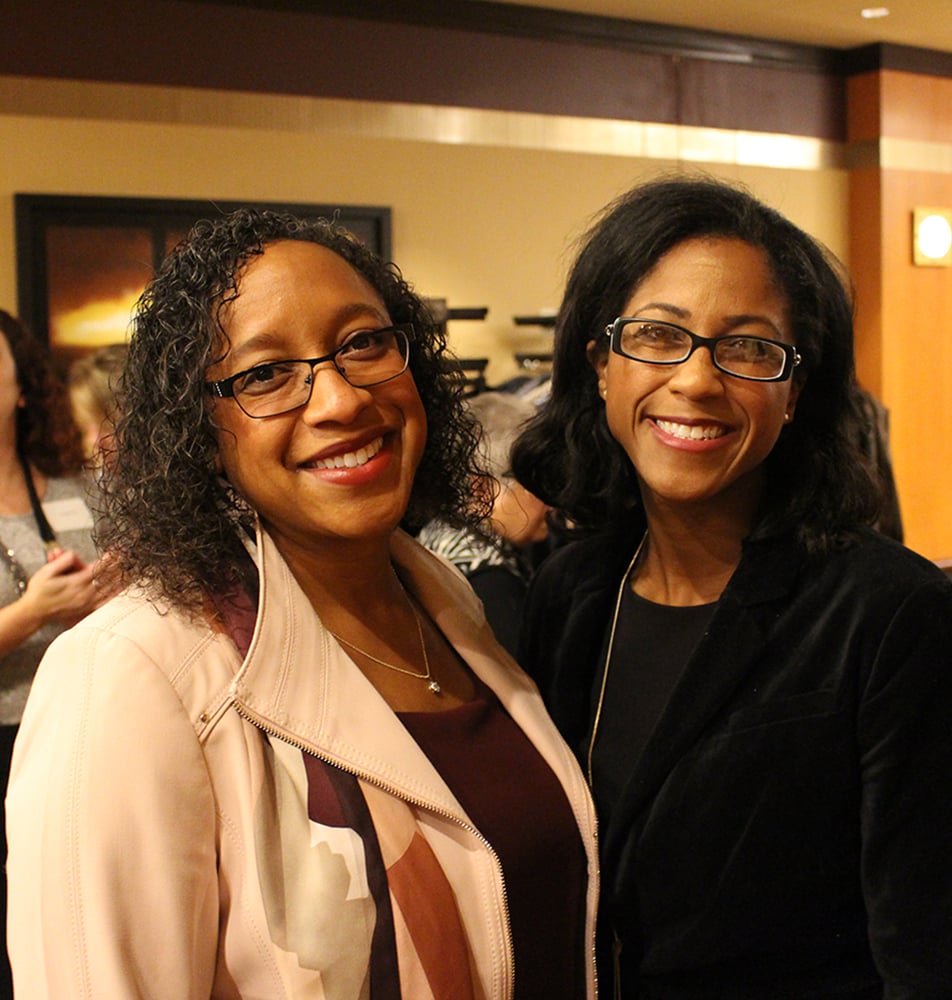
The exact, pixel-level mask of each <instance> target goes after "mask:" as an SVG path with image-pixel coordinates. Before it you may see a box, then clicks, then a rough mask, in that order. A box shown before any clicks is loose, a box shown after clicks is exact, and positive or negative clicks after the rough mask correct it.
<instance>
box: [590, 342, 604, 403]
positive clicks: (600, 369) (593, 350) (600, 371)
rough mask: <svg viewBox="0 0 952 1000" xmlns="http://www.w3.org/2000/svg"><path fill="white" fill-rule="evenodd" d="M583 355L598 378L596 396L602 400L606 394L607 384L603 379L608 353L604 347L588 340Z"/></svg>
mask: <svg viewBox="0 0 952 1000" xmlns="http://www.w3.org/2000/svg"><path fill="white" fill-rule="evenodd" d="M585 355H586V357H587V358H588V363H589V364H590V365H591V366H592V368H594V369H595V374H596V375H597V376H598V394H599V396H601V397H602V399H604V398H605V396H606V395H607V394H608V383H607V381H606V378H605V369H606V368H607V367H608V352H607V351H606V350H605V348H604V345H601V344H600V343H599V342H598V341H597V340H590V341H589V342H588V344H587V345H586V347H585Z"/></svg>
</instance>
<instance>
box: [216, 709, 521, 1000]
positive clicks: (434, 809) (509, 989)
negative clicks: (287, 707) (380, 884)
mask: <svg viewBox="0 0 952 1000" xmlns="http://www.w3.org/2000/svg"><path fill="white" fill-rule="evenodd" d="M232 704H233V705H234V706H235V711H236V712H237V713H238V714H239V715H240V716H241V717H242V718H243V719H244V720H245V721H246V722H250V723H251V725H253V726H254V727H255V728H256V729H260V730H261V732H263V733H265V734H266V735H268V736H273V737H274V738H275V739H278V740H281V742H282V743H287V744H288V746H292V747H294V748H295V749H296V750H300V751H301V752H302V753H307V754H311V756H313V757H316V758H317V759H318V760H322V761H324V763H325V764H330V765H331V767H336V768H339V769H340V770H341V771H346V772H347V773H348V774H352V775H354V777H356V778H361V779H362V780H364V781H366V782H368V783H369V784H371V785H375V786H376V787H377V788H379V789H381V790H382V791H385V792H387V793H388V794H389V795H393V796H395V797H396V798H398V799H401V800H402V801H403V802H407V803H409V804H410V805H413V806H417V807H418V808H420V809H424V810H426V811H427V812H429V813H432V814H433V815H436V816H441V817H443V818H444V819H448V820H450V821H451V822H452V823H455V824H456V825H457V826H459V827H462V829H464V830H466V831H467V832H468V833H471V834H472V835H473V836H475V837H476V839H477V840H479V841H480V842H481V843H482V844H483V845H484V846H485V847H486V849H487V850H488V851H489V856H490V857H491V858H492V859H493V862H494V864H495V866H496V872H497V874H498V876H499V882H500V885H501V886H502V898H503V902H504V904H505V914H504V915H505V930H506V948H507V951H508V953H509V966H510V968H511V969H512V976H511V977H510V980H509V982H508V983H507V984H506V998H507V1000H512V996H513V988H514V983H515V978H516V975H515V972H516V961H515V954H514V946H513V940H512V926H511V923H510V919H509V893H508V890H507V889H506V879H505V875H504V873H503V870H502V862H501V861H500V860H499V855H498V854H496V851H495V849H494V848H493V845H492V844H490V842H489V841H488V840H487V839H486V838H485V837H484V836H483V834H482V833H480V832H479V830H477V829H476V827H475V826H472V825H471V824H469V823H467V822H465V821H464V820H461V819H460V818H459V817H458V816H454V815H453V814H452V813H451V812H449V811H448V810H446V809H440V808H439V807H438V806H433V805H431V804H430V803H429V802H424V801H423V799H418V798H415V797H414V796H411V795H405V794H404V793H403V792H401V791H400V790H399V789H396V788H394V787H393V786H392V785H388V784H387V783H386V782H385V781H381V780H380V779H379V778H378V777H376V775H373V774H367V773H366V772H364V771H360V770H358V769H357V768H355V767H351V766H350V765H345V764H342V763H341V762H340V761H338V760H334V759H333V758H332V757H329V756H328V755H327V754H323V753H319V752H316V751H315V750H314V749H313V748H312V747H310V746H305V744H304V743H302V742H300V741H299V740H295V739H294V738H293V737H290V736H288V735H287V734H286V733H283V732H280V731H279V730H277V729H275V728H274V727H273V726H270V725H268V724H267V723H266V722H264V720H262V719H259V718H257V717H255V716H254V715H252V714H251V712H249V711H248V709H246V708H245V707H244V706H243V705H241V704H240V703H239V702H238V701H237V700H236V701H233V702H232Z"/></svg>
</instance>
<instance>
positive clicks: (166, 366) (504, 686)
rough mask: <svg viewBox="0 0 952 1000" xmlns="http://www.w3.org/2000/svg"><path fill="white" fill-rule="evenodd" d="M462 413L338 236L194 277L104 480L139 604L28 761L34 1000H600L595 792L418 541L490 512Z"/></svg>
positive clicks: (143, 308)
mask: <svg viewBox="0 0 952 1000" xmlns="http://www.w3.org/2000/svg"><path fill="white" fill-rule="evenodd" d="M460 390H461V386H460V384H459V380H458V378H457V377H455V376H454V375H453V366H452V364H451V361H450V359H449V358H448V357H447V355H446V350H445V344H444V341H443V339H442V336H441V334H440V333H439V330H438V328H437V327H436V326H435V325H434V324H433V322H432V320H431V318H430V317H429V315H428V313H427V311H426V309H425V308H424V306H423V304H422V302H421V300H420V299H419V298H418V297H417V296H416V295H415V294H414V293H413V292H412V291H411V290H410V288H409V287H408V285H407V283H406V282H405V281H404V280H403V278H402V277H401V276H400V274H399V272H398V271H397V270H396V268H395V267H393V266H392V265H389V264H384V263H383V262H381V261H380V260H379V259H378V258H377V257H375V256H374V255H373V254H372V253H371V252H370V251H369V250H367V249H366V248H365V247H364V246H362V245H361V244H360V243H359V242H358V241H357V240H355V239H354V238H353V237H352V236H350V235H349V234H348V233H346V232H345V231H343V230H341V229H339V228H338V227H337V226H335V225H334V224H332V223H330V222H327V221H323V220H318V221H313V222H311V221H302V220H297V219H295V218H292V217H290V216H284V215H276V214H271V213H263V212H262V213H259V212H256V211H253V210H241V211H239V212H237V213H234V214H233V215H230V216H227V217H224V218H221V219H219V220H217V221H214V222H208V223H200V224H199V225H198V226H197V227H196V228H195V229H194V230H193V231H192V233H191V234H190V236H189V237H188V239H187V240H186V241H185V242H184V243H183V244H182V245H180V246H179V247H178V248H177V249H176V250H175V251H173V252H172V254H171V255H170V256H169V257H168V259H167V260H166V261H165V263H164V264H163V266H162V268H161V270H160V272H159V274H158V275H157V277H156V278H155V280H154V281H153V282H152V284H151V285H150V287H149V288H148V289H147V290H146V292H145V294H144V296H143V298H142V300H141V301H140V303H139V306H138V308H137V312H136V317H135V321H134V328H133V335H132V338H131V344H130V351H129V358H128V362H127V365H126V369H125V376H124V379H123V383H122V415H121V416H120V419H119V421H118V423H117V426H116V432H115V443H116V451H115V455H114V461H113V462H112V463H110V465H109V466H108V467H107V469H106V471H105V476H104V489H105V494H106V514H107V528H106V529H105V531H104V543H105V544H106V545H108V547H109V549H110V551H111V553H112V563H111V565H112V566H113V567H114V568H115V570H116V571H117V572H119V573H121V575H122V577H123V579H124V580H125V581H127V582H128V584H129V587H128V589H127V591H126V592H124V593H123V594H121V595H120V596H119V597H117V598H115V599H114V600H112V601H111V602H110V603H109V604H108V605H107V606H106V607H104V608H103V609H101V610H100V611H99V612H97V613H96V614H95V615H93V616H92V617H91V618H90V619H88V620H87V622H84V623H83V624H82V625H81V626H79V627H78V628H76V629H73V630H72V631H71V632H70V633H68V635H67V636H65V637H63V639H61V640H60V641H59V642H58V643H57V644H56V645H54V647H53V648H52V649H51V650H50V652H49V654H48V655H47V657H46V659H45V660H44V662H43V664H42V666H41V668H40V671H39V674H38V677H37V681H36V684H35V686H34V691H33V694H32V696H31V699H30V704H29V707H28V709H27V715H26V718H25V721H24V728H23V730H22V735H21V738H20V742H19V743H18V746H17V753H16V757H15V762H14V777H13V780H12V782H11V790H10V798H9V815H10V820H9V823H8V836H9V841H10V845H11V849H10V864H9V870H10V880H11V898H12V900H13V903H12V910H13V917H12V919H11V922H10V942H11V954H12V956H13V964H14V975H15V982H16V985H17V989H18V991H20V990H22V992H23V995H24V996H29V997H31V998H44V997H46V998H60V997H65V996H69V997H75V998H80V997H89V998H92V997H95V998H96V1000H120V998H121V1000H128V998H130V997H145V996H148V997H151V998H168V1000H182V998H185V997H189V998H211V997H214V998H239V997H248V998H251V997H269V998H270V997H286V998H292V997H301V998H304V997H308V998H328V1000H330V998H354V1000H357V998H360V997H369V996H373V997H407V998H411V997H412V998H414V1000H417V998H433V1000H466V998H472V1000H477V998H479V1000H482V998H499V1000H503V998H510V997H513V996H515V997H517V998H531V997H539V996H546V997H561V998H565V1000H569V998H576V997H582V996H586V995H587V996H590V997H591V996H594V971H593V962H592V945H593V941H594V907H595V893H596V890H595V885H594V880H593V879H590V878H589V873H590V872H593V871H594V870H595V864H596V862H595V860H594V834H593V808H592V806H591V800H590V798H589V796H588V792H587V789H586V786H585V782H584V778H583V776H582V774H581V770H580V769H579V768H578V765H577V763H576V762H575V760H574V759H573V757H572V754H571V752H570V751H569V750H568V748H567V747H566V746H565V744H564V743H563V742H562V740H561V738H560V737H559V735H558V733H557V731H556V730H555V728H554V727H553V726H552V724H551V721H550V720H549V718H548V716H547V715H546V713H545V710H544V708H543V705H542V701H541V699H540V698H539V696H538V693H537V691H536V690H535V688H534V686H533V685H532V684H531V683H530V682H529V681H528V679H527V678H526V677H525V675H523V674H522V673H521V672H520V671H519V670H518V668H517V667H516V665H515V663H514V662H513V661H512V660H511V659H510V658H509V657H508V655H507V654H506V653H505V651H504V650H503V649H502V647H501V646H500V645H499V644H498V643H497V642H496V641H495V639H494V638H493V636H492V633H491V631H490V629H489V627H488V626H487V624H486V621H485V617H484V615H483V612H482V608H481V606H480V605H479V602H478V601H477V600H476V599H475V597H474V595H473V593H472V591H471V590H470V589H469V587H468V585H467V584H466V583H465V581H464V580H463V579H462V578H461V576H460V575H459V574H457V573H456V572H455V571H454V570H453V569H452V568H451V567H449V566H448V565H447V564H446V563H444V562H443V561H442V560H440V559H438V558H437V557H436V556H434V555H433V554H432V553H429V552H427V551H426V550H425V549H424V548H423V547H422V546H420V545H419V544H418V543H417V542H416V541H415V540H414V539H413V537H412V535H411V531H412V530H413V529H416V528H418V527H419V526H420V525H422V524H423V523H425V522H426V521H428V520H430V519H432V518H434V517H439V518H441V519H443V520H446V521H449V522H455V523H466V522H467V520H468V519H471V518H473V517H478V515H479V512H475V513H474V512H473V509H472V503H471V497H470V491H471V488H472V484H473V482H474V481H476V480H478V479H479V477H480V476H482V475H484V473H482V472H481V470H480V469H479V468H478V467H477V465H476V463H475V459H474V455H475V446H476V441H477V435H476V431H475V428H474V426H473V424H472V422H471V420H470V419H469V418H468V417H467V416H466V415H465V413H464V411H463V409H462V406H461V391H460ZM406 529H410V531H408V530H406Z"/></svg>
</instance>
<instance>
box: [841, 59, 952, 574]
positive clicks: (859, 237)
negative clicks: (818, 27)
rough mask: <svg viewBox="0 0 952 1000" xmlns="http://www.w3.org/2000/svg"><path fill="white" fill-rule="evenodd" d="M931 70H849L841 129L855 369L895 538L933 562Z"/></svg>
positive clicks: (949, 171) (950, 356) (945, 292)
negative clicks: (878, 419)
mask: <svg viewBox="0 0 952 1000" xmlns="http://www.w3.org/2000/svg"><path fill="white" fill-rule="evenodd" d="M913 51H917V50H913ZM905 55H906V56H907V57H908V55H909V53H908V52H906V53H905ZM906 61H908V58H907V60H906ZM930 68H931V70H932V71H931V72H918V71H911V70H909V69H905V68H904V69H893V68H888V67H885V68H883V67H881V68H877V69H873V70H870V71H867V72H862V73H858V74H856V75H854V76H851V77H850V78H849V80H848V86H847V106H848V114H847V123H848V125H847V134H848V141H849V144H850V145H849V154H848V155H849V162H850V220H849V221H850V270H851V272H852V274H853V278H854V281H855V285H856V333H857V369H858V374H859V379H860V382H861V383H862V384H863V385H864V386H865V387H866V388H867V389H869V390H870V391H871V392H873V393H874V394H875V395H876V396H877V397H878V398H879V399H880V400H881V401H882V402H883V403H884V404H885V405H886V407H887V408H888V410H889V414H890V443H891V450H892V458H893V466H894V471H895V475H896V482H897V486H898V490H899V501H900V506H901V511H902V517H903V525H904V529H905V536H906V544H907V545H909V546H910V547H911V548H913V549H915V550H917V551H919V552H921V553H922V554H923V555H925V556H927V557H928V558H930V559H936V560H938V559H944V558H949V557H952V268H948V267H916V266H914V265H913V261H912V213H913V209H914V208H916V207H933V208H935V207H939V208H948V209H952V71H950V72H949V74H948V75H947V76H946V75H938V74H936V73H935V61H932V62H930Z"/></svg>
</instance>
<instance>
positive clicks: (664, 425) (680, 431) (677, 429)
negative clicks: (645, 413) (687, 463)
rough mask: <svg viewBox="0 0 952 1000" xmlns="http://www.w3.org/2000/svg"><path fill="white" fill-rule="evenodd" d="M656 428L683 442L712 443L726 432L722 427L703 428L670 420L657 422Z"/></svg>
mask: <svg viewBox="0 0 952 1000" xmlns="http://www.w3.org/2000/svg"><path fill="white" fill-rule="evenodd" d="M656 423H657V424H658V426H659V427H660V428H661V429H662V430H663V431H664V432H665V433H666V434H670V435H672V436H673V437H676V438H681V439H682V440H684V441H712V440H713V439H714V438H719V437H723V436H724V434H726V433H727V432H726V431H725V430H724V428H723V427H703V426H701V425H699V424H677V423H674V422H673V421H671V420H658V421H656Z"/></svg>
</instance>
